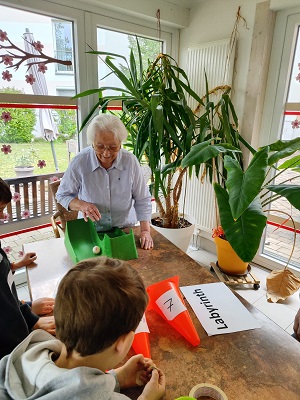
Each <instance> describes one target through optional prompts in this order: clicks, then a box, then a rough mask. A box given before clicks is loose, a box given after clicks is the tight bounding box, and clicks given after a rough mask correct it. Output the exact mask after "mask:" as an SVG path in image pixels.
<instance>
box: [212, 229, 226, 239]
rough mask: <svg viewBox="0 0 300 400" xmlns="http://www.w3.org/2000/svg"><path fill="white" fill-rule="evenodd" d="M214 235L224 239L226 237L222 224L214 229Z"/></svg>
mask: <svg viewBox="0 0 300 400" xmlns="http://www.w3.org/2000/svg"><path fill="white" fill-rule="evenodd" d="M212 237H213V238H215V237H220V238H222V239H225V233H224V231H223V228H222V227H221V226H218V227H217V228H214V229H213V234H212Z"/></svg>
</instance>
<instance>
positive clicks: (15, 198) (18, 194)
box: [12, 192, 21, 203]
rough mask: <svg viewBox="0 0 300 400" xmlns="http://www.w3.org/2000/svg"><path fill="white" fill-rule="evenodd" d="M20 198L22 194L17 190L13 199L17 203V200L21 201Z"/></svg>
mask: <svg viewBox="0 0 300 400" xmlns="http://www.w3.org/2000/svg"><path fill="white" fill-rule="evenodd" d="M20 199H21V195H20V193H18V192H15V193H14V194H13V195H12V200H13V201H14V202H15V203H16V202H17V201H20Z"/></svg>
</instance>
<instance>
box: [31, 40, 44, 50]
mask: <svg viewBox="0 0 300 400" xmlns="http://www.w3.org/2000/svg"><path fill="white" fill-rule="evenodd" d="M33 47H34V48H35V49H36V50H37V51H39V52H42V50H43V48H44V45H42V43H41V42H40V41H39V40H38V41H37V42H33Z"/></svg>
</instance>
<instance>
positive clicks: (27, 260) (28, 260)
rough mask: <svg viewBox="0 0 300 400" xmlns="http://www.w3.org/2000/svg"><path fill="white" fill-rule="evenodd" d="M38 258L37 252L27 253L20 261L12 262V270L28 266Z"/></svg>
mask: <svg viewBox="0 0 300 400" xmlns="http://www.w3.org/2000/svg"><path fill="white" fill-rule="evenodd" d="M36 259H37V256H36V254H35V253H26V254H25V255H24V256H23V257H22V258H21V260H20V261H17V262H15V263H12V270H13V271H15V270H17V269H19V268H23V267H27V266H28V265H30V264H31V263H32V262H33V261H35V260H36Z"/></svg>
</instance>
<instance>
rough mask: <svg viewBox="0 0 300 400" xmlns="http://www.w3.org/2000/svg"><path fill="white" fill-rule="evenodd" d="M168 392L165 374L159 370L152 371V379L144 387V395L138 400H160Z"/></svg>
mask: <svg viewBox="0 0 300 400" xmlns="http://www.w3.org/2000/svg"><path fill="white" fill-rule="evenodd" d="M165 391H166V377H165V374H164V373H163V372H162V371H161V370H160V369H158V368H155V369H153V370H152V374H151V378H150V380H149V382H148V383H147V384H146V386H145V387H144V390H143V392H142V394H141V395H140V396H139V397H138V400H159V399H161V398H162V397H163V396H164V394H165Z"/></svg>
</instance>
